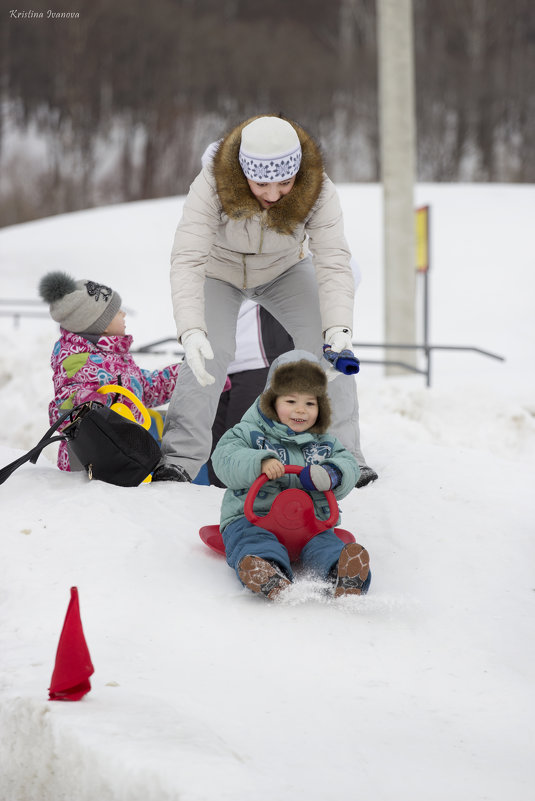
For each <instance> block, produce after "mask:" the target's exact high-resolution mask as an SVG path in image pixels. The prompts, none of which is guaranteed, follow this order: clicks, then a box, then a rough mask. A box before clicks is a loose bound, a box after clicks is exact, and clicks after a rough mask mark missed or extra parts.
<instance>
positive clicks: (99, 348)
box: [39, 272, 180, 470]
mask: <svg viewBox="0 0 535 801" xmlns="http://www.w3.org/2000/svg"><path fill="white" fill-rule="evenodd" d="M39 293H40V295H41V297H42V298H43V300H44V301H45V302H46V303H48V304H50V314H51V316H52V319H54V320H56V322H58V323H59V324H60V338H59V339H58V341H57V342H56V344H55V345H54V350H53V351H52V357H51V365H52V370H53V373H54V375H53V379H52V380H53V382H54V400H53V401H51V402H50V405H49V407H48V415H49V418H50V424H51V425H52V424H53V423H55V422H56V420H57V419H58V417H60V415H61V414H62V413H63V412H65V411H67V409H72V408H73V406H76V404H78V403H85V402H86V401H98V402H99V403H104V404H107V405H108V406H111V404H112V403H113V402H114V396H113V395H110V394H104V395H102V394H99V393H98V392H97V390H98V388H99V387H101V386H104V385H105V384H119V385H121V386H123V387H126V388H127V389H129V390H131V391H132V392H133V393H134V395H136V396H137V397H138V398H139V399H140V401H141V402H142V403H143V404H144V405H145V406H147V407H148V408H151V407H154V406H159V405H161V404H164V403H167V402H168V401H169V400H170V398H171V395H172V393H173V389H174V387H175V382H176V377H177V374H178V369H179V366H180V365H179V364H172V365H170V366H169V367H165V368H164V369H163V370H153V371H150V370H142V369H141V368H140V367H138V366H137V364H136V363H135V361H134V358H133V356H132V355H131V354H130V347H131V345H132V337H131V336H128V335H126V333H125V313H124V311H121V297H120V295H119V294H118V293H117V292H115V291H114V290H113V289H111V288H110V287H109V286H105V285H104V284H97V283H95V282H94V281H87V280H85V279H83V280H80V281H76V280H75V279H74V278H71V277H70V276H69V275H67V274H66V273H62V272H51V273H48V274H47V275H45V276H44V277H43V278H42V280H41V282H40V284H39ZM120 401H121V403H124V404H126V405H127V406H128V407H129V408H130V409H131V411H132V413H133V415H134V417H135V418H136V420H138V421H139V422H142V421H141V419H140V413H139V411H138V409H137V408H136V407H135V405H134V404H133V403H132V401H130V400H129V399H128V398H127V397H124V396H122V395H121V396H120ZM65 425H67V423H65ZM58 467H59V469H60V470H71V469H75V466H74V464H73V465H72V467H71V464H70V460H69V452H68V445H67V443H66V442H61V443H60V446H59V452H58Z"/></svg>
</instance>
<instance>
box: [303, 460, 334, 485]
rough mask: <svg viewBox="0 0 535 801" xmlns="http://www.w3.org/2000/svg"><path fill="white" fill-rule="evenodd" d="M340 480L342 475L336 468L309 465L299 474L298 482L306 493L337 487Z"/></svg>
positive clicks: (324, 465)
mask: <svg viewBox="0 0 535 801" xmlns="http://www.w3.org/2000/svg"><path fill="white" fill-rule="evenodd" d="M341 480H342V474H341V472H340V470H338V468H337V467H335V466H334V465H332V464H328V463H327V462H326V463H325V464H321V465H320V464H309V465H307V466H306V467H304V468H303V469H302V470H301V472H300V473H299V481H300V482H301V486H302V487H303V489H306V490H307V492H313V491H314V490H320V491H321V492H327V490H330V489H333V488H334V487H337V486H338V484H339V483H340V481H341Z"/></svg>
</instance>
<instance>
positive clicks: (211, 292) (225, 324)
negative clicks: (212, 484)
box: [162, 257, 366, 479]
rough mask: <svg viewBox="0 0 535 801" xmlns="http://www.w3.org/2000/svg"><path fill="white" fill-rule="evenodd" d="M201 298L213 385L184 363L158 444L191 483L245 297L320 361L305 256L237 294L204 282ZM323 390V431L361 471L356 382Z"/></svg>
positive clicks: (314, 291) (345, 380) (314, 294)
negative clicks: (326, 414) (326, 413)
mask: <svg viewBox="0 0 535 801" xmlns="http://www.w3.org/2000/svg"><path fill="white" fill-rule="evenodd" d="M204 297H205V319H206V325H207V328H208V330H207V334H208V340H209V342H210V345H211V346H212V349H213V351H214V357H215V358H214V359H213V360H207V361H206V369H207V370H208V372H209V373H210V374H211V375H213V376H214V378H215V383H214V384H211V385H210V386H207V387H201V385H200V384H199V383H198V381H197V379H196V378H195V376H194V375H193V373H192V372H191V370H190V369H189V366H188V364H187V362H186V361H184V363H183V365H182V367H181V368H180V370H179V373H178V379H177V383H176V387H175V391H174V392H173V397H172V398H171V402H170V404H169V409H168V411H167V414H166V416H165V427H164V433H163V442H162V453H163V457H164V462H168V463H174V464H178V465H180V466H181V467H183V468H184V469H185V470H186V471H187V472H188V474H189V476H190V477H191V478H192V479H193V478H195V476H196V475H197V473H198V472H199V470H200V469H201V467H202V466H203V464H204V463H205V462H206V461H207V460H208V458H209V456H210V449H211V445H212V424H213V422H214V418H215V415H216V411H217V405H218V403H219V396H220V395H221V392H222V391H223V386H224V384H225V380H226V377H227V368H228V365H229V364H230V363H231V361H232V360H233V359H234V352H235V349H236V323H237V319H238V312H239V310H240V306H241V303H242V301H243V300H244V299H245V298H249V299H251V300H254V301H256V303H258V304H260V306H263V307H264V308H265V309H266V310H267V311H268V312H270V313H271V314H272V315H273V317H275V318H276V319H277V320H278V321H279V322H280V323H281V325H283V326H284V328H285V329H286V330H287V331H288V333H289V334H290V335H291V337H292V338H293V340H294V345H295V348H296V349H302V350H307V351H309V352H312V353H315V354H316V355H317V356H318V358H319V359H320V360H321V362H322V363H323V362H324V359H323V336H322V330H321V316H320V307H319V298H318V285H317V282H316V277H315V275H314V268H313V265H312V261H311V259H310V257H307V258H306V259H303V261H300V262H298V264H296V265H294V266H293V267H291V268H290V269H289V270H287V271H286V272H285V273H283V274H282V275H280V276H279V277H278V278H276V279H275V280H273V281H271V282H270V283H269V284H263V285H262V286H259V287H255V288H254V289H238V288H236V287H234V286H232V285H231V284H228V283H226V282H225V281H220V280H218V279H215V278H207V279H206V281H205V290H204ZM325 364H327V362H325ZM328 389H329V398H330V401H331V407H332V423H331V425H330V427H329V431H330V432H332V433H333V434H334V435H335V436H336V437H338V439H339V440H340V442H341V443H342V445H344V447H345V448H347V450H348V451H350V453H352V454H353V456H354V457H355V458H356V460H357V462H358V463H359V465H361V466H363V465H365V464H366V461H365V459H364V456H363V455H362V451H361V449H360V432H359V408H358V400H357V385H356V381H355V379H354V377H353V376H345V375H340V376H338V377H337V378H336V379H335V380H334V381H331V382H329V388H328Z"/></svg>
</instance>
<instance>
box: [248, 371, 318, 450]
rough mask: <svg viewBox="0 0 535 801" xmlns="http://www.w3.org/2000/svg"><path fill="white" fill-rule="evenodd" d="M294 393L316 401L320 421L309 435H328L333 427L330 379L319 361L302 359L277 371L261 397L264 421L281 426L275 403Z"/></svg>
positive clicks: (260, 405) (260, 404)
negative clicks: (308, 396)
mask: <svg viewBox="0 0 535 801" xmlns="http://www.w3.org/2000/svg"><path fill="white" fill-rule="evenodd" d="M279 358H280V357H279ZM293 392H302V393H304V394H306V395H314V396H315V397H316V398H317V401H318V418H317V420H316V422H315V423H314V425H313V426H312V428H309V429H308V432H310V433H311V434H325V433H326V432H327V431H328V429H329V426H330V424H331V404H330V402H329V397H328V395H327V376H326V375H325V372H324V371H323V370H322V368H321V367H320V365H319V363H318V362H317V361H310V360H309V359H304V358H303V359H299V360H298V361H293V362H285V363H283V364H280V365H279V366H278V367H276V369H275V370H274V371H273V374H272V375H271V380H270V382H269V385H268V386H267V387H266V389H265V390H264V392H263V393H262V395H260V399H259V402H258V404H259V407H260V411H261V412H262V414H263V415H264V416H265V417H267V418H269V419H270V420H275V422H277V423H280V420H279V418H278V415H277V412H276V410H275V401H276V400H277V398H278V397H279V396H280V395H288V394H291V393H293ZM308 432H307V433H308Z"/></svg>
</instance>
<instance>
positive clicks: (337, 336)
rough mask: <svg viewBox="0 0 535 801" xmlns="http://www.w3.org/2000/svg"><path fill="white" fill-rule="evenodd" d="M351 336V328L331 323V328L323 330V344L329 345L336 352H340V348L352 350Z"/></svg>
mask: <svg viewBox="0 0 535 801" xmlns="http://www.w3.org/2000/svg"><path fill="white" fill-rule="evenodd" d="M351 337H352V333H351V328H346V327H345V326H342V325H333V327H332V328H328V329H327V330H326V332H325V344H326V345H329V347H331V348H332V349H333V350H334V351H335V352H336V353H340V352H341V351H342V350H353V342H352V341H351Z"/></svg>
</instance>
